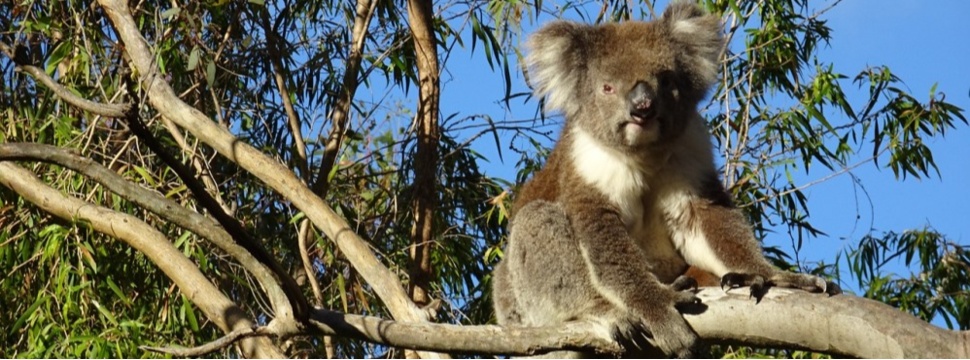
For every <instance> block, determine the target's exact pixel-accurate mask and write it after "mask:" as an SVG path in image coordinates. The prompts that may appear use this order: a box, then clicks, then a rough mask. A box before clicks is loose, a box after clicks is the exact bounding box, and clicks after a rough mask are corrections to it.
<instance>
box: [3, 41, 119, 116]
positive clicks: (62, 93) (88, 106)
mask: <svg viewBox="0 0 970 360" xmlns="http://www.w3.org/2000/svg"><path fill="white" fill-rule="evenodd" d="M0 53H3V54H5V55H7V57H9V58H10V60H12V61H14V63H16V64H17V69H19V70H21V71H23V72H25V73H28V74H30V75H31V76H33V77H34V79H36V80H37V81H40V83H41V84H44V86H46V87H47V88H48V89H51V91H53V92H54V94H55V95H57V96H58V97H60V98H61V99H64V101H67V103H68V104H71V105H74V106H77V107H78V108H80V109H81V110H84V111H88V112H91V113H92V114H97V115H101V116H107V117H114V118H120V117H124V116H125V113H126V112H127V111H128V109H129V108H131V104H102V103H99V102H94V101H91V100H88V99H85V98H82V97H80V96H77V95H74V93H73V92H71V91H70V90H68V89H67V88H65V87H64V86H61V84H58V83H57V81H55V80H54V79H53V78H51V77H50V76H48V75H47V73H46V72H44V70H42V69H41V68H39V67H36V66H34V65H32V64H26V63H22V61H20V60H22V59H17V57H16V56H12V54H13V53H14V51H13V49H11V48H10V45H7V44H4V43H0Z"/></svg>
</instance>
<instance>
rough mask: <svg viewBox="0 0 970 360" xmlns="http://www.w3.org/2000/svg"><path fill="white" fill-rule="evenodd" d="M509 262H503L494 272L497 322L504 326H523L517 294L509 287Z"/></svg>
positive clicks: (493, 291)
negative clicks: (516, 299)
mask: <svg viewBox="0 0 970 360" xmlns="http://www.w3.org/2000/svg"><path fill="white" fill-rule="evenodd" d="M506 263H507V261H502V262H500V263H499V264H498V265H496V266H495V270H494V271H492V284H493V286H492V306H493V307H494V308H495V321H496V322H498V324H499V325H502V326H520V325H522V316H521V315H519V313H518V311H517V310H516V309H517V308H518V305H517V304H516V302H515V294H514V293H513V291H512V288H511V287H510V285H509V274H508V270H507V269H506V267H507V266H508V265H507V264H506Z"/></svg>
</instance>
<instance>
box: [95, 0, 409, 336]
mask: <svg viewBox="0 0 970 360" xmlns="http://www.w3.org/2000/svg"><path fill="white" fill-rule="evenodd" d="M99 3H100V4H101V5H102V6H103V7H104V9H105V12H106V14H107V15H108V17H109V18H110V20H111V22H112V24H113V25H114V27H115V29H116V31H117V32H118V35H119V37H120V39H121V41H123V42H124V44H125V46H124V49H125V51H126V53H127V54H128V56H129V57H130V59H131V64H132V66H133V67H135V70H136V73H137V74H140V75H141V78H140V81H141V83H142V85H143V86H144V88H145V89H146V90H145V91H146V92H147V94H148V101H149V103H150V104H151V105H152V106H153V107H154V108H155V109H156V110H157V111H159V112H160V113H161V114H162V116H165V117H166V118H168V119H170V120H172V121H173V122H176V123H177V124H178V125H179V126H181V127H183V128H185V129H186V130H188V131H189V132H191V133H192V134H194V135H195V136H196V137H197V138H198V139H200V140H202V141H203V142H205V143H206V144H208V145H209V146H211V147H212V148H213V149H215V150H216V151H218V152H219V153H220V154H222V155H223V156H225V157H226V158H228V159H230V160H232V161H234V162H236V163H237V164H239V165H240V166H241V167H242V168H244V169H246V170H247V171H249V172H250V173H252V174H253V175H255V176H256V177H258V178H259V179H260V180H262V181H263V182H264V183H266V185H267V186H269V187H270V188H272V189H274V190H276V191H277V192H279V193H280V194H282V195H283V196H284V197H286V198H287V199H290V200H292V201H293V204H294V206H296V207H297V208H299V209H300V210H302V211H303V212H304V213H305V214H306V215H307V217H308V218H309V219H310V221H312V222H313V223H314V225H316V226H317V227H318V228H320V230H321V231H323V232H324V233H325V234H327V236H328V237H329V238H330V239H331V240H332V241H334V243H335V244H336V245H337V247H339V248H340V250H341V251H342V252H343V254H344V255H345V256H346V257H347V258H348V260H350V262H351V263H352V264H353V265H354V268H355V269H356V270H357V271H358V272H359V273H360V274H361V276H363V278H364V280H365V281H367V283H368V284H369V285H370V286H371V287H372V288H373V289H374V291H375V293H377V295H378V296H379V297H380V298H381V300H383V301H384V304H385V305H386V306H387V308H388V310H389V311H390V312H391V314H392V315H393V316H394V317H395V318H397V319H400V320H405V321H426V320H427V315H426V314H425V313H424V312H423V311H422V310H421V309H420V308H418V307H417V306H415V305H414V303H412V302H411V301H410V300H409V299H408V297H407V294H406V293H405V292H404V289H403V288H401V286H400V281H399V280H398V278H397V276H396V275H394V273H392V272H391V271H390V270H388V269H387V267H385V266H384V265H383V264H381V262H380V261H378V260H377V257H376V256H375V255H374V253H373V252H371V251H370V248H369V247H368V245H367V243H366V242H364V241H363V240H362V239H361V238H360V237H359V236H357V234H355V233H354V231H353V229H351V228H350V226H349V225H348V224H347V222H346V220H344V219H343V218H341V217H340V216H338V215H337V214H336V213H335V212H334V211H333V209H332V208H331V207H330V206H329V205H327V204H326V203H325V202H324V201H323V199H321V198H320V197H319V196H316V195H315V194H314V193H313V192H312V191H310V189H309V188H307V186H306V185H305V184H303V182H302V181H300V179H299V178H297V177H296V175H294V174H293V172H292V171H290V170H289V169H287V168H286V167H284V166H283V165H282V164H280V163H279V162H277V161H275V160H273V159H272V158H270V157H268V156H266V154H263V153H262V152H260V151H259V150H256V149H255V148H253V147H252V146H251V145H249V144H246V143H245V142H242V141H239V140H238V139H237V138H236V137H234V136H233V135H232V134H231V133H229V131H228V130H226V129H223V128H221V127H219V126H218V125H216V124H215V122H213V121H212V120H211V119H209V118H208V117H207V116H205V115H204V114H202V113H201V112H199V111H198V110H196V109H195V108H192V107H191V106H189V105H188V104H186V103H185V102H183V101H182V100H181V99H179V98H178V96H177V95H176V94H175V92H174V91H173V90H172V88H171V87H170V86H169V85H168V83H166V82H165V80H164V78H163V77H162V76H161V75H160V74H159V72H158V68H157V67H156V65H155V63H154V59H155V58H154V56H153V55H152V53H151V51H150V50H149V48H148V44H147V43H146V42H145V39H144V38H143V37H142V35H141V34H140V33H139V32H138V27H137V26H136V25H135V21H134V19H133V18H132V16H131V13H130V12H129V10H128V7H127V4H126V2H124V1H121V0H100V1H99Z"/></svg>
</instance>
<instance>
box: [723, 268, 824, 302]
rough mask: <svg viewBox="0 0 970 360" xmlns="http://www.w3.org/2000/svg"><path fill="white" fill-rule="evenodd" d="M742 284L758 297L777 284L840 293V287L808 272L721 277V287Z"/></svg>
mask: <svg viewBox="0 0 970 360" xmlns="http://www.w3.org/2000/svg"><path fill="white" fill-rule="evenodd" d="M742 286H750V287H751V297H754V298H756V299H758V300H759V301H760V300H761V298H762V297H763V296H764V295H765V293H767V291H768V288H770V287H773V286H777V287H783V288H791V289H802V290H805V291H808V292H814V293H826V294H828V295H829V296H832V295H838V294H841V293H842V288H841V287H840V286H839V285H838V284H836V283H834V282H831V281H825V280H824V279H822V278H820V277H818V276H815V275H808V274H798V273H790V272H778V273H776V274H774V275H772V276H770V277H765V276H763V275H758V274H743V273H734V272H732V273H727V274H724V276H722V277H721V289H722V290H723V289H724V288H729V289H733V288H737V287H742Z"/></svg>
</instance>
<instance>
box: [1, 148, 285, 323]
mask: <svg viewBox="0 0 970 360" xmlns="http://www.w3.org/2000/svg"><path fill="white" fill-rule="evenodd" d="M0 160H30V161H43V162H46V163H53V164H57V165H60V166H63V167H65V168H68V169H71V170H74V171H77V172H79V173H81V174H84V176H87V177H88V178H91V179H92V180H94V181H96V182H98V183H99V184H101V185H103V186H104V187H105V188H107V189H108V190H110V191H111V192H113V193H115V194H118V196H121V197H122V198H124V199H126V200H128V201H131V202H133V203H135V204H137V205H138V206H141V207H142V208H144V209H145V210H148V211H151V212H152V213H154V214H156V215H158V216H159V217H161V218H163V219H165V220H168V221H171V222H172V223H175V224H176V225H178V226H180V227H182V228H184V229H187V230H189V231H191V232H193V233H195V234H196V235H198V236H200V237H202V238H204V239H206V240H209V241H210V242H212V243H213V244H214V245H216V246H217V247H219V248H220V249H222V250H223V251H225V252H226V253H227V254H229V256H232V257H233V258H234V259H236V261H238V262H239V264H240V265H242V266H243V268H245V269H246V270H247V271H249V272H250V273H251V274H253V277H255V278H256V281H257V282H259V285H260V287H262V289H263V292H264V293H265V294H266V296H267V297H268V298H269V301H270V304H271V305H272V306H273V310H274V311H275V312H276V314H287V313H292V312H293V310H292V309H291V308H290V303H289V301H288V298H287V295H286V293H285V292H284V291H283V289H282V288H281V287H280V284H279V283H278V282H277V280H276V277H274V274H273V271H272V270H271V269H269V268H268V267H267V266H266V265H265V264H263V263H261V262H260V261H259V260H257V259H256V258H255V257H254V256H253V254H252V253H251V252H249V251H248V250H246V249H245V248H243V247H242V246H239V244H237V243H236V242H235V241H233V240H232V237H231V236H230V235H229V233H228V232H226V231H225V230H224V229H223V228H222V227H221V226H219V224H217V223H215V222H214V221H213V220H212V219H209V218H207V217H205V216H203V215H202V214H199V213H197V212H195V211H192V210H189V209H187V208H185V207H183V206H181V205H179V204H178V203H177V202H175V201H172V200H171V199H168V198H165V197H162V196H159V195H158V194H157V193H155V192H152V191H150V190H148V189H145V188H143V187H141V186H138V185H136V184H134V183H131V182H129V181H127V180H125V179H124V178H122V177H121V176H119V175H118V174H116V173H115V172H114V171H111V169H108V168H107V167H104V166H102V165H101V164H99V163H97V162H95V161H93V160H91V159H89V158H86V157H83V156H81V155H78V154H76V153H74V152H73V151H71V150H68V149H63V148H59V147H56V146H52V145H43V144H33V143H13V144H0Z"/></svg>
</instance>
